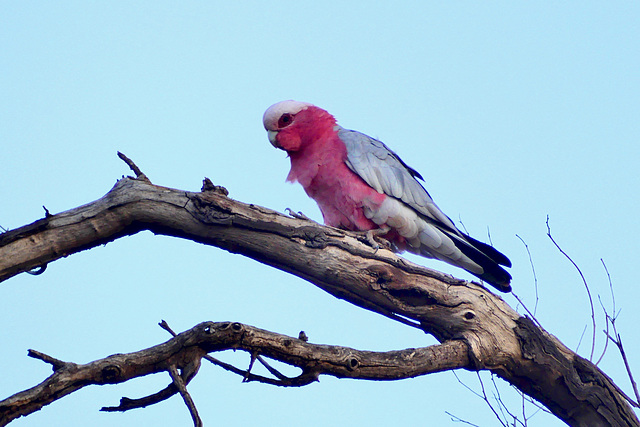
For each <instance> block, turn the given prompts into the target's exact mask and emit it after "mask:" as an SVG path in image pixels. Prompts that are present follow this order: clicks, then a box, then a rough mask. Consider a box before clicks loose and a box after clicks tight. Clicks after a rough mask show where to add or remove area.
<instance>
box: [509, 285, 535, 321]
mask: <svg viewBox="0 0 640 427" xmlns="http://www.w3.org/2000/svg"><path fill="white" fill-rule="evenodd" d="M511 294H512V295H513V296H514V297H515V299H516V300H517V301H518V303H520V305H521V306H522V308H524V310H525V311H526V312H527V313H528V314H529V316H531V320H533V321H534V322H535V324H536V325H538V326H539V327H540V328H542V324H540V322H538V319H536V316H535V315H534V314H533V313H531V312H530V311H529V309H528V308H527V306H526V305H525V304H524V302H522V300H521V299H520V297H519V296H518V295H516V293H515V292H513V291H511Z"/></svg>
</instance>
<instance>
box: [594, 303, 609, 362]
mask: <svg viewBox="0 0 640 427" xmlns="http://www.w3.org/2000/svg"><path fill="white" fill-rule="evenodd" d="M598 301H599V302H600V307H602V311H603V312H604V324H605V327H606V329H605V330H604V331H603V332H604V335H605V336H609V313H607V309H606V308H604V304H603V303H602V298H600V295H598ZM607 348H609V340H604V348H603V349H602V354H601V355H600V358H599V359H598V361H597V362H596V366H598V364H600V362H601V361H602V358H603V357H604V355H605V354H606V353H607Z"/></svg>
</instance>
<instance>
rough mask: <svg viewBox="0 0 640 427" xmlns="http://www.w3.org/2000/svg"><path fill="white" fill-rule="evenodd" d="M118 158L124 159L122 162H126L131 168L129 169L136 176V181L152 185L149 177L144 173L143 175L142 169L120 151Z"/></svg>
mask: <svg viewBox="0 0 640 427" xmlns="http://www.w3.org/2000/svg"><path fill="white" fill-rule="evenodd" d="M118 157H120V158H121V159H122V161H123V162H125V163H126V164H127V166H129V169H131V170H132V171H133V173H135V174H136V179H139V180H141V181H146V182H148V183H151V181H150V180H149V178H147V176H146V175H145V174H144V173H142V171H141V170H140V168H139V167H138V166H137V165H136V164H135V163H134V162H133V160H131V159H130V158H128V157H127V156H125V155H124V154H122V153H121V152H119V151H118Z"/></svg>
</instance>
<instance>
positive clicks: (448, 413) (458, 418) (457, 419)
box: [444, 411, 480, 427]
mask: <svg viewBox="0 0 640 427" xmlns="http://www.w3.org/2000/svg"><path fill="white" fill-rule="evenodd" d="M444 413H445V414H447V415H449V416H450V417H451V421H453V422H454V423H463V424H468V425H470V426H474V427H480V426H479V425H478V424H473V423H470V422H469V421H467V420H463V419H462V418H460V417H459V416H457V415H453V414H452V413H451V412H449V411H444Z"/></svg>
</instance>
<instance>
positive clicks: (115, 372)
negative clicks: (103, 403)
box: [100, 365, 122, 384]
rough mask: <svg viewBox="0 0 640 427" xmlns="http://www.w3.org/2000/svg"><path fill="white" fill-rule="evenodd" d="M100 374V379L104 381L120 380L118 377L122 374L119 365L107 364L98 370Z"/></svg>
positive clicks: (114, 381)
mask: <svg viewBox="0 0 640 427" xmlns="http://www.w3.org/2000/svg"><path fill="white" fill-rule="evenodd" d="M100 374H101V376H102V381H103V382H105V383H111V384H114V383H117V382H120V377H121V376H122V371H121V370H120V367H119V366H116V365H109V366H107V367H105V368H103V369H102V371H101V372H100Z"/></svg>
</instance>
